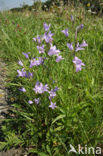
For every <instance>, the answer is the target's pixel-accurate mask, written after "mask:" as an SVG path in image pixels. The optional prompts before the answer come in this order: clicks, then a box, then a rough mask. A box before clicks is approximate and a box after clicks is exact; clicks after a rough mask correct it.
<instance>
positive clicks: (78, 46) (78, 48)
mask: <svg viewBox="0 0 103 156" xmlns="http://www.w3.org/2000/svg"><path fill="white" fill-rule="evenodd" d="M80 50H84V48H82V47H81V46H80V45H79V43H77V47H76V50H75V51H76V52H77V51H80Z"/></svg>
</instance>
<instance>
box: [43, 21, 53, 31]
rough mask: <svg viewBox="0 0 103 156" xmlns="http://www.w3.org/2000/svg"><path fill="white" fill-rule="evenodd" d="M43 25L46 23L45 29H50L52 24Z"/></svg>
mask: <svg viewBox="0 0 103 156" xmlns="http://www.w3.org/2000/svg"><path fill="white" fill-rule="evenodd" d="M43 25H44V30H45V31H49V28H50V26H51V24H49V25H48V24H46V23H44V24H43Z"/></svg>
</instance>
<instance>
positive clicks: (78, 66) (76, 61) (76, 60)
mask: <svg viewBox="0 0 103 156" xmlns="http://www.w3.org/2000/svg"><path fill="white" fill-rule="evenodd" d="M73 63H74V64H75V66H76V72H79V71H81V70H82V66H85V64H84V63H83V62H82V60H80V59H79V58H78V57H76V56H75V57H74V60H73Z"/></svg>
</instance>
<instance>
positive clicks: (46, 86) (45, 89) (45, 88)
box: [43, 84, 49, 92]
mask: <svg viewBox="0 0 103 156" xmlns="http://www.w3.org/2000/svg"><path fill="white" fill-rule="evenodd" d="M48 89H49V87H48V84H46V85H45V86H44V87H43V90H44V92H48Z"/></svg>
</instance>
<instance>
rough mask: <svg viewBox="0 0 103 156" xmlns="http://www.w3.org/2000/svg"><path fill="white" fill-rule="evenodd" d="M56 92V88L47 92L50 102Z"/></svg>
mask: <svg viewBox="0 0 103 156" xmlns="http://www.w3.org/2000/svg"><path fill="white" fill-rule="evenodd" d="M57 90H58V87H55V89H51V91H49V95H50V96H49V100H50V101H51V100H52V99H53V98H54V97H55V96H56V91H57Z"/></svg>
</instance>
